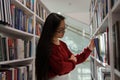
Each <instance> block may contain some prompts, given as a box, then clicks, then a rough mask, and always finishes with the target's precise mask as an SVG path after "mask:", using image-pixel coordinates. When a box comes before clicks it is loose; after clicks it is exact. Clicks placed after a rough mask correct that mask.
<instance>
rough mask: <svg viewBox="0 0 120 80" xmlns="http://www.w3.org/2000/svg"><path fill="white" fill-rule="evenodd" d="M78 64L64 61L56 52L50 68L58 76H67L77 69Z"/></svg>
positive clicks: (52, 57) (51, 58) (51, 59)
mask: <svg viewBox="0 0 120 80" xmlns="http://www.w3.org/2000/svg"><path fill="white" fill-rule="evenodd" d="M75 65H76V63H75V62H74V61H71V60H66V61H65V60H64V59H63V57H61V56H60V55H59V53H57V52H56V51H54V52H53V53H52V55H51V57H50V66H51V69H52V71H54V73H55V74H57V75H62V74H67V73H69V72H70V71H71V70H73V69H74V68H75Z"/></svg>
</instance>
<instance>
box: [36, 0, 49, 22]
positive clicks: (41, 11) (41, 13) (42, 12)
mask: <svg viewBox="0 0 120 80" xmlns="http://www.w3.org/2000/svg"><path fill="white" fill-rule="evenodd" d="M36 14H37V15H38V16H39V17H41V18H42V19H43V20H45V19H46V17H47V15H48V12H47V11H46V9H45V8H44V7H43V6H42V5H41V4H40V2H39V0H37V3H36Z"/></svg>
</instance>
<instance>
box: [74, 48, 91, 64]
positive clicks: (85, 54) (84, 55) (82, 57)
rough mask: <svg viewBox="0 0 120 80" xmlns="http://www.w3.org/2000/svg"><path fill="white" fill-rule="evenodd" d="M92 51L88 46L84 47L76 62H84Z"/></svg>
mask: <svg viewBox="0 0 120 80" xmlns="http://www.w3.org/2000/svg"><path fill="white" fill-rule="evenodd" d="M90 53H91V50H90V49H89V48H88V47H87V48H84V50H83V51H82V52H81V53H80V54H77V55H76V58H77V63H76V64H79V63H82V62H84V61H85V60H86V59H87V58H88V57H89V55H90Z"/></svg>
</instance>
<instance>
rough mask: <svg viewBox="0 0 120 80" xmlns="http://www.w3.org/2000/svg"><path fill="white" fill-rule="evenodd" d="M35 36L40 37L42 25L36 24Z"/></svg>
mask: <svg viewBox="0 0 120 80" xmlns="http://www.w3.org/2000/svg"><path fill="white" fill-rule="evenodd" d="M35 32H36V33H35V34H36V35H38V36H40V35H41V32H42V24H40V23H38V22H37V23H36V30H35Z"/></svg>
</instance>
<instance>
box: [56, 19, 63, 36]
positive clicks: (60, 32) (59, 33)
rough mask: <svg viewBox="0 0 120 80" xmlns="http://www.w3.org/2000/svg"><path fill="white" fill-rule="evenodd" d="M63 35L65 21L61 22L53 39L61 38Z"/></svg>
mask: <svg viewBox="0 0 120 80" xmlns="http://www.w3.org/2000/svg"><path fill="white" fill-rule="evenodd" d="M64 33H65V21H64V20H62V21H61V23H60V26H59V27H58V28H57V30H56V33H55V35H54V37H55V38H62V37H63V36H64Z"/></svg>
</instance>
